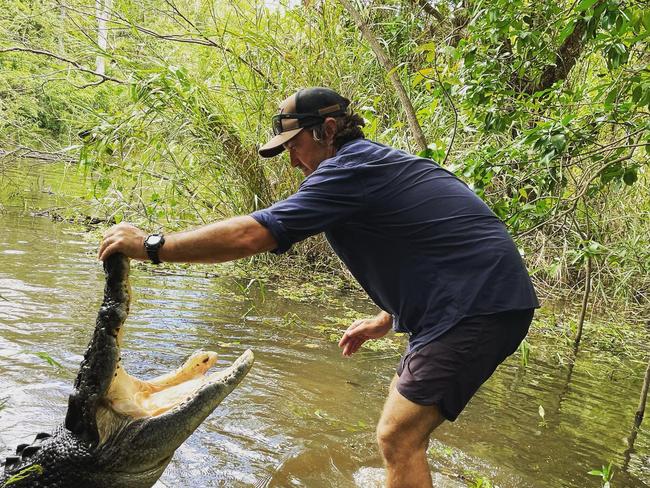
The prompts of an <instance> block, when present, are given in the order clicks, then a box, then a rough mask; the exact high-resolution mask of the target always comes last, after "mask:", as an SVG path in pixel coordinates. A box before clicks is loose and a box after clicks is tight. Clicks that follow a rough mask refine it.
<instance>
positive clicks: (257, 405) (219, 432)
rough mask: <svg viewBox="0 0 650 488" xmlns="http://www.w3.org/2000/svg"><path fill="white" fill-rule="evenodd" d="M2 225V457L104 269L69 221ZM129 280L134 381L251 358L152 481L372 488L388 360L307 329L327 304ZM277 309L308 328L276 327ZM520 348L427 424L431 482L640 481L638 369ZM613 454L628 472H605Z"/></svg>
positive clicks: (85, 322) (44, 425)
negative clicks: (453, 412)
mask: <svg viewBox="0 0 650 488" xmlns="http://www.w3.org/2000/svg"><path fill="white" fill-rule="evenodd" d="M0 228H2V229H3V232H2V234H1V235H0V296H2V299H0V392H2V393H0V399H2V398H4V399H5V400H6V403H5V404H4V408H1V409H0V454H1V455H6V454H9V451H10V450H11V449H13V448H14V447H15V445H16V444H18V443H20V442H26V441H27V440H28V439H30V438H31V436H32V435H33V434H34V433H35V432H39V431H43V430H45V431H47V430H51V429H52V427H53V426H54V425H55V423H56V422H59V421H61V420H62V419H63V417H64V414H65V406H66V403H67V395H68V394H69V393H70V391H71V388H72V381H73V379H74V376H75V374H76V371H77V367H78V365H79V362H80V360H81V354H82V353H83V351H84V350H85V347H86V345H87V342H88V338H89V334H90V333H91V331H92V327H93V324H94V319H95V315H96V311H97V307H98V305H99V301H100V297H101V290H102V286H103V274H102V272H101V267H100V265H99V263H97V262H96V261H95V248H94V246H93V245H91V244H88V243H87V242H86V241H85V240H84V236H83V235H82V234H80V233H79V231H78V230H76V229H75V228H74V227H72V226H69V225H67V224H63V223H53V222H51V221H49V220H47V219H43V218H31V217H26V216H25V215H23V214H20V213H17V212H11V211H7V212H5V213H4V214H0ZM132 285H133V290H134V301H133V307H132V311H131V316H130V318H129V320H128V321H127V327H128V328H127V331H126V337H125V344H124V354H123V357H124V361H125V365H126V367H127V369H128V370H129V372H131V373H132V374H134V375H136V376H140V377H150V376H155V375H157V374H160V373H161V372H164V371H168V370H170V369H172V368H176V367H177V366H178V365H179V364H181V363H182V362H183V360H184V359H185V358H186V357H187V356H188V355H189V354H191V353H192V352H193V351H194V350H196V349H200V348H203V349H211V350H214V351H217V352H218V353H219V354H220V358H221V361H220V362H219V363H217V366H219V365H220V367H223V366H225V365H226V364H227V363H230V362H231V361H232V360H234V358H236V357H237V356H238V355H239V354H240V353H241V352H242V351H243V350H244V349H246V348H251V349H252V350H253V351H255V354H256V363H255V366H254V367H253V370H252V371H251V373H250V374H249V376H248V377H247V378H246V380H245V381H244V383H243V384H242V385H241V386H240V387H239V388H238V389H237V390H235V391H234V392H233V394H231V395H230V396H229V397H228V398H227V399H226V401H224V403H222V405H220V406H219V407H218V408H217V410H216V411H215V412H214V413H213V414H212V415H211V416H210V417H209V418H208V419H207V420H206V421H205V422H204V423H203V424H202V425H201V427H200V428H199V429H198V430H197V432H195V434H194V435H193V436H191V437H190V439H189V440H188V441H187V442H186V443H185V444H184V445H183V446H182V447H181V448H180V449H179V450H178V451H177V453H176V455H175V457H174V459H173V461H172V463H171V464H170V466H169V468H168V469H167V471H166V472H165V474H164V475H163V478H162V479H161V481H160V482H159V484H158V486H159V487H163V486H167V487H181V486H182V487H210V486H224V487H239V486H241V487H248V486H255V487H286V486H304V487H331V486H336V487H354V486H361V487H372V486H381V480H382V477H383V474H382V470H381V469H379V468H380V466H381V462H380V459H379V457H378V454H377V451H376V448H375V441H374V424H375V422H376V421H377V418H378V415H379V412H380V409H381V407H382V404H383V399H384V396H385V392H386V387H387V384H388V382H389V381H390V378H391V376H392V375H393V372H394V367H395V364H396V361H397V358H395V357H387V356H386V355H385V354H383V355H379V354H377V353H371V352H367V353H362V354H358V355H356V357H354V358H352V359H342V358H341V356H340V352H339V350H338V348H337V347H336V345H335V344H333V343H332V342H331V341H328V340H327V339H326V338H325V337H324V336H323V335H322V334H320V333H319V332H317V331H315V330H314V331H313V333H312V332H310V328H309V327H308V325H309V324H314V325H317V324H322V323H323V317H325V316H326V315H332V314H334V313H336V311H331V310H328V309H327V307H325V306H324V304H312V305H309V304H304V303H297V302H293V301H290V300H285V299H282V298H279V297H278V296H276V295H274V294H273V293H272V292H270V291H268V290H267V291H266V292H265V293H264V294H261V293H259V290H257V289H256V288H255V287H254V286H253V287H248V288H247V287H246V286H243V285H242V283H240V282H239V281H237V280H235V279H231V278H223V279H214V278H201V277H199V276H173V275H172V276H164V275H163V276H161V275H157V274H153V273H151V272H150V271H149V270H147V269H144V268H142V267H134V269H133V271H132ZM350 306H354V305H352V302H350ZM288 315H291V316H292V317H298V318H299V320H300V322H301V323H302V324H303V325H304V326H303V327H292V326H290V325H287V324H286V321H285V320H283V317H286V316H288ZM530 342H531V344H533V345H534V354H533V355H532V356H531V362H530V364H529V365H528V367H526V368H524V367H523V366H521V365H520V364H519V360H518V357H516V356H515V357H511V358H509V359H508V361H507V362H506V363H505V364H504V365H503V366H502V367H501V368H500V370H499V371H498V373H497V374H496V375H495V376H494V377H493V378H492V379H491V380H490V381H489V382H488V383H487V384H486V385H485V386H484V388H483V389H482V390H481V391H480V392H479V394H478V395H477V396H476V397H475V398H474V399H473V400H472V402H471V403H470V405H469V406H468V408H467V410H466V411H465V413H464V414H463V415H462V416H461V417H460V419H459V420H458V421H457V422H455V423H453V424H446V425H444V426H443V427H442V428H441V429H440V430H439V432H438V433H437V435H436V439H435V441H434V442H433V443H432V446H431V449H430V462H431V465H432V468H433V469H434V471H435V472H436V473H437V474H436V475H435V476H436V484H437V486H441V487H447V488H449V487H454V488H457V487H459V486H467V484H468V483H467V481H466V480H472V479H476V478H477V477H478V476H483V477H485V478H490V479H492V480H494V481H495V482H496V483H497V484H498V485H499V486H501V487H502V488H507V487H549V488H551V487H553V488H556V487H576V488H583V487H587V486H594V487H596V486H600V482H599V480H598V479H597V478H596V477H593V476H589V475H588V474H587V472H588V471H590V470H592V469H597V468H600V466H601V465H603V464H605V465H607V464H608V462H609V461H613V462H614V465H615V474H614V479H613V481H614V486H620V487H623V486H625V487H628V488H639V487H644V486H649V484H650V461H649V458H648V456H649V454H648V453H649V449H648V447H649V442H650V441H649V439H648V430H647V428H646V427H644V426H643V425H642V426H641V430H640V431H639V433H638V435H637V437H636V443H635V448H634V449H633V450H632V452H629V453H626V447H627V441H626V439H627V438H628V436H629V434H630V432H629V427H630V425H631V423H632V417H633V415H634V411H635V408H636V402H637V398H638V391H639V389H640V386H641V380H642V377H643V371H644V365H643V364H642V363H637V362H633V361H628V360H621V359H617V358H613V357H608V356H607V355H602V354H601V355H596V354H593V353H592V354H589V353H586V352H584V353H583V352H581V354H580V355H579V356H578V358H577V360H576V361H575V363H573V364H572V365H571V366H570V367H569V366H567V365H564V366H559V365H558V361H557V360H556V358H555V353H554V351H553V350H552V346H551V345H550V344H545V343H544V338H543V336H539V337H538V336H533V337H532V338H531V339H530ZM40 352H44V353H46V354H47V355H49V356H50V357H51V358H52V359H54V360H55V361H56V362H57V363H59V364H60V365H61V367H57V366H56V365H54V366H53V365H50V364H48V363H47V362H46V361H44V360H43V356H39V355H37V354H36V353H40ZM540 405H542V406H543V407H544V409H545V412H546V415H545V418H544V419H542V418H541V417H540V416H539V413H538V412H539V406H540ZM624 456H626V457H629V459H628V460H627V461H626V462H627V464H628V469H627V473H624V472H620V470H618V469H617V468H616V466H620V465H622V464H623V462H624ZM464 480H465V481H464Z"/></svg>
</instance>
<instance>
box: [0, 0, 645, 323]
mask: <svg viewBox="0 0 650 488" xmlns="http://www.w3.org/2000/svg"><path fill="white" fill-rule="evenodd" d="M0 5H1V8H0V33H1V35H0V39H2V40H1V41H0V110H1V111H2V112H1V113H2V116H1V117H0V149H2V150H4V151H12V150H16V149H17V148H21V147H29V148H33V149H38V150H41V151H48V152H57V151H61V150H62V149H65V151H66V154H68V155H70V156H71V157H74V158H75V159H76V160H77V161H78V164H79V167H80V168H81V170H82V171H85V172H86V174H87V175H88V185H89V193H88V198H89V200H90V202H92V203H93V205H94V210H93V212H95V213H99V214H101V216H103V217H107V218H114V219H116V220H120V219H123V218H129V219H131V220H147V221H148V222H149V224H148V225H150V226H154V225H163V226H165V227H167V228H178V227H184V226H186V225H188V224H193V223H200V222H207V221H210V220H213V219H215V218H221V217H224V216H229V215H234V214H241V213H246V212H249V211H251V210H253V209H255V208H259V207H263V206H266V205H268V204H270V203H271V202H273V201H274V200H276V199H278V198H281V197H283V196H285V195H287V194H289V193H290V192H291V191H293V190H294V189H295V187H296V184H297V182H298V176H297V175H295V174H294V173H293V172H292V170H291V169H290V168H289V165H288V164H286V161H284V160H283V159H282V158H278V160H276V161H270V162H269V161H262V160H260V159H259V158H258V156H257V154H256V145H257V144H259V143H260V142H261V141H263V140H265V138H266V137H268V135H269V128H268V121H269V118H270V115H271V114H272V113H273V112H274V110H275V106H276V104H277V102H278V100H281V99H282V98H284V97H285V96H286V95H287V94H288V93H290V92H291V91H293V90H295V89H297V88H299V87H302V86H309V85H329V86H332V87H334V88H336V89H338V90H340V91H341V92H343V93H344V94H346V95H348V96H350V97H351V98H352V99H353V100H354V102H355V108H356V110H357V111H359V112H360V113H361V114H363V116H364V117H365V119H366V120H367V126H366V129H367V130H366V132H367V134H368V136H369V137H371V138H373V139H377V140H379V141H381V142H384V143H387V144H391V145H394V146H397V147H401V148H404V149H407V150H411V151H413V152H417V151H418V150H419V149H418V148H417V146H416V145H415V143H414V141H413V138H412V127H411V126H409V123H408V121H407V118H406V117H405V114H404V106H403V104H402V103H401V101H400V99H399V98H398V97H397V96H396V94H395V90H394V86H393V85H391V83H389V76H390V75H392V74H395V73H396V74H397V75H398V77H399V80H400V81H401V83H402V84H403V85H404V86H405V87H406V91H407V93H408V96H409V98H410V100H411V102H412V104H413V106H414V107H415V111H416V114H417V119H418V122H419V125H420V126H421V127H422V130H423V133H424V136H425V138H426V140H427V143H428V148H427V149H426V150H425V151H423V152H424V154H425V155H426V156H427V157H430V158H432V159H433V160H435V161H436V162H438V163H439V164H442V165H444V166H446V167H448V168H450V169H452V170H453V171H455V172H456V174H458V175H459V176H461V177H462V178H464V179H465V181H467V182H468V184H470V185H471V186H472V187H473V188H474V189H475V190H476V191H477V192H478V193H479V194H480V195H481V196H482V197H483V198H484V199H486V201H488V202H489V204H490V206H491V207H492V208H493V209H494V211H495V212H496V213H497V214H498V215H499V216H500V217H501V218H502V219H503V220H504V221H506V222H507V224H508V226H509V228H510V229H511V231H512V233H513V234H514V235H515V236H516V237H517V240H518V243H519V245H520V247H521V248H522V250H524V251H525V253H526V258H527V260H528V262H529V265H530V266H531V269H532V270H533V272H534V273H535V277H536V280H537V283H538V285H540V288H542V289H544V290H545V291H546V292H547V293H549V294H551V293H554V291H555V292H557V295H558V296H562V297H565V296H569V297H574V296H576V295H575V291H576V290H581V289H582V288H583V287H584V280H585V275H586V274H593V283H594V284H595V291H596V292H597V297H598V298H599V299H601V300H610V299H613V298H615V299H617V300H618V301H624V302H627V303H629V304H631V305H632V307H633V308H634V309H636V310H639V309H644V308H645V309H646V310H647V308H648V307H649V303H650V296H649V294H650V278H649V276H650V273H649V272H648V270H649V269H650V251H649V249H650V242H649V240H650V239H649V237H648V236H649V235H650V224H649V222H650V219H648V213H649V212H650V202H649V200H648V186H649V181H648V172H647V171H648V152H649V151H648V148H649V147H650V146H649V144H650V140H649V138H650V135H649V132H648V124H649V122H648V121H649V120H650V118H649V117H648V114H649V112H650V69H649V68H648V59H649V55H648V49H647V46H648V33H649V31H650V12H649V11H648V10H647V9H644V3H643V2H641V1H639V2H635V1H619V0H580V1H571V2H552V1H547V0H543V1H540V2H524V1H521V0H520V1H506V0H495V1H491V2H481V1H471V0H464V1H462V2H460V3H456V4H454V3H441V4H437V5H435V6H434V4H431V3H429V2H427V1H426V0H420V1H413V2H405V1H402V2H399V1H396V2H383V3H380V2H362V4H357V5H356V6H355V8H356V9H358V11H359V12H360V13H361V15H362V18H363V22H365V26H366V27H368V28H369V29H370V31H371V32H372V33H373V35H374V36H376V38H377V40H379V43H380V44H381V45H382V46H383V47H384V48H385V50H386V52H387V54H388V56H389V57H390V59H391V60H392V63H393V64H394V66H395V67H394V68H392V70H391V72H387V71H386V67H385V66H384V65H382V63H380V62H378V59H377V56H376V53H375V52H373V50H372V49H371V47H370V46H369V44H368V42H367V38H366V37H365V36H364V37H362V35H361V33H360V28H359V27H360V26H359V25H358V23H355V20H354V19H353V17H352V16H350V12H349V10H346V8H344V6H343V5H342V4H340V3H338V2H316V3H313V2H304V4H302V5H300V4H296V3H295V2H290V3H288V4H285V3H283V2H279V3H276V2H253V1H250V2H249V1H246V0H244V1H237V2H215V3H209V2H197V1H189V0H179V1H174V0H144V1H139V2H135V1H132V0H113V1H112V2H111V0H103V1H102V0H98V1H97V2H88V1H77V0H70V1H68V0H18V1H9V0H0ZM102 35H103V36H104V37H105V38H106V41H107V44H106V48H105V49H104V48H102V47H100V46H102V42H101V37H102ZM102 57H103V58H104V60H105V71H104V70H103V68H100V63H99V58H102ZM0 161H2V164H3V165H7V164H10V163H9V161H10V159H9V158H6V157H5V158H4V159H1V160H0ZM323 256H324V252H323V246H321V245H320V243H319V241H311V242H310V243H307V244H305V245H303V246H300V247H299V248H298V249H297V251H296V254H295V255H294V258H296V257H297V258H300V259H306V260H308V261H310V262H313V263H316V264H321V265H322V264H325V265H329V264H327V263H331V262H332V261H329V260H328V259H325V258H323ZM557 290H560V291H557ZM579 293H582V292H581V291H579Z"/></svg>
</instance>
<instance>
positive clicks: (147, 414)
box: [0, 254, 254, 488]
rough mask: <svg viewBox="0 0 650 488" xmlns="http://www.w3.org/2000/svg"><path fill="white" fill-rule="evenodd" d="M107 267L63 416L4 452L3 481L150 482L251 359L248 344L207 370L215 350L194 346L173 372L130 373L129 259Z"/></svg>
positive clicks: (68, 486)
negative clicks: (225, 363) (126, 343)
mask: <svg viewBox="0 0 650 488" xmlns="http://www.w3.org/2000/svg"><path fill="white" fill-rule="evenodd" d="M104 272H105V275H106V284H105V287H104V300H103V303H102V305H101V307H100V309H99V313H98V315H97V320H96V325H95V330H94V333H93V336H92V338H91V340H90V343H89V345H88V348H87V350H86V353H85V354H84V358H83V360H82V362H81V365H80V368H79V372H78V374H77V377H76V380H75V382H74V388H73V391H72V393H71V395H70V396H69V398H68V410H67V413H66V416H65V420H64V422H63V423H62V424H61V425H59V426H58V427H56V428H55V429H54V430H53V432H52V433H45V432H41V433H38V434H36V437H35V439H34V441H33V442H32V443H30V444H21V445H19V446H18V447H17V448H16V451H15V455H12V456H9V457H7V458H6V460H5V461H4V463H3V464H4V475H0V487H2V488H4V487H5V486H6V487H10V488H23V487H29V488H55V487H56V488H108V487H111V488H126V487H129V488H141V487H142V488H144V487H151V486H153V485H154V484H155V483H156V481H157V480H158V479H159V478H160V476H161V475H162V473H163V471H164V470H165V468H166V467H167V465H168V464H169V462H170V461H171V459H172V456H173V455H174V452H175V451H176V449H177V448H178V447H179V446H180V445H181V444H182V443H183V442H184V441H185V440H186V439H187V438H188V437H189V436H190V435H191V434H192V432H194V430H195V429H196V428H197V427H198V426H199V425H200V424H201V422H203V420H204V419H205V418H206V417H207V416H208V415H210V414H211V413H212V411H213V410H214V409H215V408H216V407H217V405H219V403H221V401H222V400H223V399H224V398H225V397H226V396H227V395H228V394H229V393H230V392H231V391H232V390H233V389H234V388H235V387H236V386H237V385H238V384H239V383H240V382H241V381H242V379H243V378H244V376H246V374H247V373H248V371H249V370H250V368H251V366H252V364H253V360H254V358H253V353H252V352H251V351H250V350H246V351H245V352H244V353H243V354H242V355H241V356H240V357H239V358H238V359H236V360H235V361H234V363H233V364H232V365H231V366H230V367H228V368H227V369H225V370H223V371H218V372H215V373H212V374H208V370H209V369H210V368H211V367H212V366H213V365H214V364H215V362H216V360H217V355H216V353H214V352H211V351H197V352H195V353H194V354H192V355H191V356H190V358H189V359H188V360H187V361H186V362H185V363H184V364H183V365H182V366H181V367H179V368H178V369H177V370H176V371H175V372H172V373H168V374H165V375H162V376H159V377H157V378H155V379H151V380H147V381H143V380H140V379H138V378H135V377H133V376H131V375H129V374H128V373H127V372H126V371H125V370H124V367H123V366H122V363H121V355H120V354H121V344H122V337H123V334H124V322H125V320H126V317H127V315H128V313H129V305H130V299H131V289H130V285H129V260H128V259H127V258H126V256H124V255H123V254H113V255H111V256H110V257H109V258H108V259H106V261H104Z"/></svg>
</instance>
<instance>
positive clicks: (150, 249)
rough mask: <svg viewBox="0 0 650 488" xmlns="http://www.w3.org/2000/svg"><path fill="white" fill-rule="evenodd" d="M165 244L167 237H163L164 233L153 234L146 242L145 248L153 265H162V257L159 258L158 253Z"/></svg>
mask: <svg viewBox="0 0 650 488" xmlns="http://www.w3.org/2000/svg"><path fill="white" fill-rule="evenodd" d="M164 243H165V236H163V235H162V232H159V233H157V234H151V235H149V236H148V237H147V238H146V239H145V240H144V248H145V250H146V251H147V256H149V259H151V262H152V263H153V264H160V263H161V262H162V261H161V260H160V257H158V251H160V248H161V247H163V244H164Z"/></svg>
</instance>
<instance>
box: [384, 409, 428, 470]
mask: <svg viewBox="0 0 650 488" xmlns="http://www.w3.org/2000/svg"><path fill="white" fill-rule="evenodd" d="M430 434H431V430H429V429H423V428H414V426H405V425H400V424H399V423H394V422H386V421H383V419H382V420H380V422H379V424H377V444H378V445H379V450H380V451H381V454H382V456H383V458H384V459H385V460H386V462H388V463H389V464H390V463H398V462H402V461H403V460H408V459H409V458H411V457H413V456H414V455H415V454H417V453H418V452H422V453H424V452H425V451H426V449H427V447H428V445H429V436H430Z"/></svg>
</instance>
